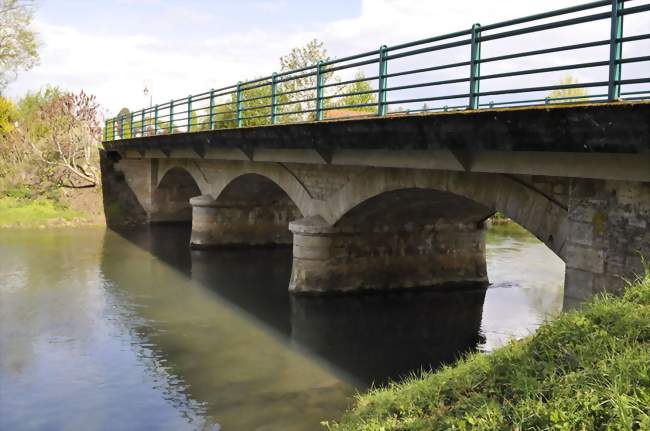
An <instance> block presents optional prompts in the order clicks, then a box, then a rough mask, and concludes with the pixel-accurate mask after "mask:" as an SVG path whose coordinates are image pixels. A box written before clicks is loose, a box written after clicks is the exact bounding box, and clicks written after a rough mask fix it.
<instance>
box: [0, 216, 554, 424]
mask: <svg viewBox="0 0 650 431" xmlns="http://www.w3.org/2000/svg"><path fill="white" fill-rule="evenodd" d="M188 240H189V230H188V229H187V227H186V226H179V225H160V226H151V227H142V228H132V229H125V230H123V231H120V232H119V233H118V232H114V231H111V230H107V229H104V228H91V227H81V228H56V229H34V230H26V229H14V230H12V229H5V230H0V430H47V431H51V430H52V431H54V430H86V431H91V430H111V431H115V430H175V431H176V430H224V431H231V430H234V431H238V430H256V431H268V430H283V431H291V430H311V429H319V422H320V421H322V420H331V419H336V418H337V417H339V416H340V415H341V413H342V412H343V411H344V410H345V408H346V407H347V406H348V405H349V403H350V402H351V399H352V397H353V395H354V394H355V393H356V392H357V391H363V390H365V389H367V388H368V387H370V386H371V385H373V384H374V385H381V384H384V383H385V382H387V381H389V380H390V379H397V378H399V377H400V376H403V375H407V374H408V373H410V372H413V371H416V370H418V369H427V368H431V367H436V366H438V365H439V364H440V363H443V362H448V361H451V360H453V359H454V358H455V357H457V356H458V355H460V354H462V353H463V352H467V351H472V350H477V349H478V350H482V351H486V352H489V351H490V350H492V349H494V348H496V347H498V346H500V345H502V344H503V343H505V342H507V340H509V339H511V338H513V337H515V338H519V337H523V336H526V335H527V334H530V333H533V332H534V330H535V328H537V327H538V326H539V324H540V323H541V322H542V321H543V320H544V319H545V318H547V317H548V316H552V315H554V314H556V313H557V312H559V310H560V309H561V306H562V283H563V277H564V265H563V263H562V262H561V261H560V260H559V259H558V258H557V257H556V256H554V255H553V254H552V252H550V251H549V250H548V249H547V248H546V247H545V246H544V245H543V244H541V243H540V242H538V241H537V240H535V239H534V238H532V237H530V236H527V235H522V234H520V233H516V231H514V232H513V231H512V229H504V228H499V227H497V228H492V229H491V230H490V231H489V232H488V241H487V242H488V245H487V254H488V275H489V278H490V281H491V283H492V284H491V285H490V286H489V288H487V289H477V288H462V287H454V288H446V289H436V290H423V291H412V292H408V293H407V292H402V293H391V294H371V295H369V294H365V295H354V296H348V297H336V296H332V297H292V296H290V295H288V293H287V285H288V280H289V276H290V273H291V251H290V250H287V249H275V250H254V251H250V250H248V251H243V250H240V251H233V250H230V251H223V250H222V251H190V250H189V248H188V246H187V244H188Z"/></svg>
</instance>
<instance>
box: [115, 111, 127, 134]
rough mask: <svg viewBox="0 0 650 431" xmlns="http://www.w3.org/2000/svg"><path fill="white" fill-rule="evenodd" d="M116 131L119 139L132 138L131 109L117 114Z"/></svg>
mask: <svg viewBox="0 0 650 431" xmlns="http://www.w3.org/2000/svg"><path fill="white" fill-rule="evenodd" d="M115 131H116V132H117V137H118V139H119V138H121V139H129V138H130V137H131V111H129V108H122V109H120V112H118V113H117V117H116V119H115Z"/></svg>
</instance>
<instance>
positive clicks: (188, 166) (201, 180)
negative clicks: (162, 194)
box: [156, 160, 210, 194]
mask: <svg viewBox="0 0 650 431" xmlns="http://www.w3.org/2000/svg"><path fill="white" fill-rule="evenodd" d="M178 169H181V170H183V171H185V172H186V173H187V174H189V175H190V176H191V177H192V180H193V181H194V183H195V184H196V185H197V187H198V188H199V190H200V191H201V193H199V194H206V193H209V191H210V181H209V179H208V178H207V177H206V175H205V173H204V172H203V170H202V169H201V166H200V165H199V164H198V163H197V162H195V161H192V160H171V161H169V162H167V161H165V160H163V161H162V162H161V163H159V165H158V172H157V178H156V188H158V187H160V184H161V183H162V181H163V180H164V179H165V177H166V176H167V174H168V173H169V172H170V171H173V170H178Z"/></svg>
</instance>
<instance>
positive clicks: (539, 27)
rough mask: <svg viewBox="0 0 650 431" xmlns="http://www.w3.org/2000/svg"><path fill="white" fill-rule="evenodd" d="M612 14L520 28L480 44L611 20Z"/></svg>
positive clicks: (482, 39)
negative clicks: (601, 20)
mask: <svg viewBox="0 0 650 431" xmlns="http://www.w3.org/2000/svg"><path fill="white" fill-rule="evenodd" d="M610 17H611V13H610V12H602V13H597V14H593V15H586V16H581V17H578V18H571V19H567V20H564V21H557V22H550V23H547V24H539V25H534V26H531V27H525V28H519V29H516V30H509V31H504V32H502V33H496V34H491V35H488V36H481V37H480V38H478V41H479V42H488V41H490V40H496V39H503V38H504V37H511V36H519V35H522V34H530V33H535V32H538V31H544V30H552V29H554V28H561V27H566V26H569V25H575V24H584V23H586V22H592V21H598V20H600V19H605V18H610Z"/></svg>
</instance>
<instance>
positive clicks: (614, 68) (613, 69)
mask: <svg viewBox="0 0 650 431" xmlns="http://www.w3.org/2000/svg"><path fill="white" fill-rule="evenodd" d="M623 1H624V0H612V16H611V33H610V40H609V84H608V86H607V99H608V100H609V101H614V100H617V99H618V98H619V97H621V84H619V83H618V82H617V81H618V80H620V79H621V67H622V65H621V62H620V61H621V57H622V54H623V41H622V40H621V39H622V38H623V15H621V12H623Z"/></svg>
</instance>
